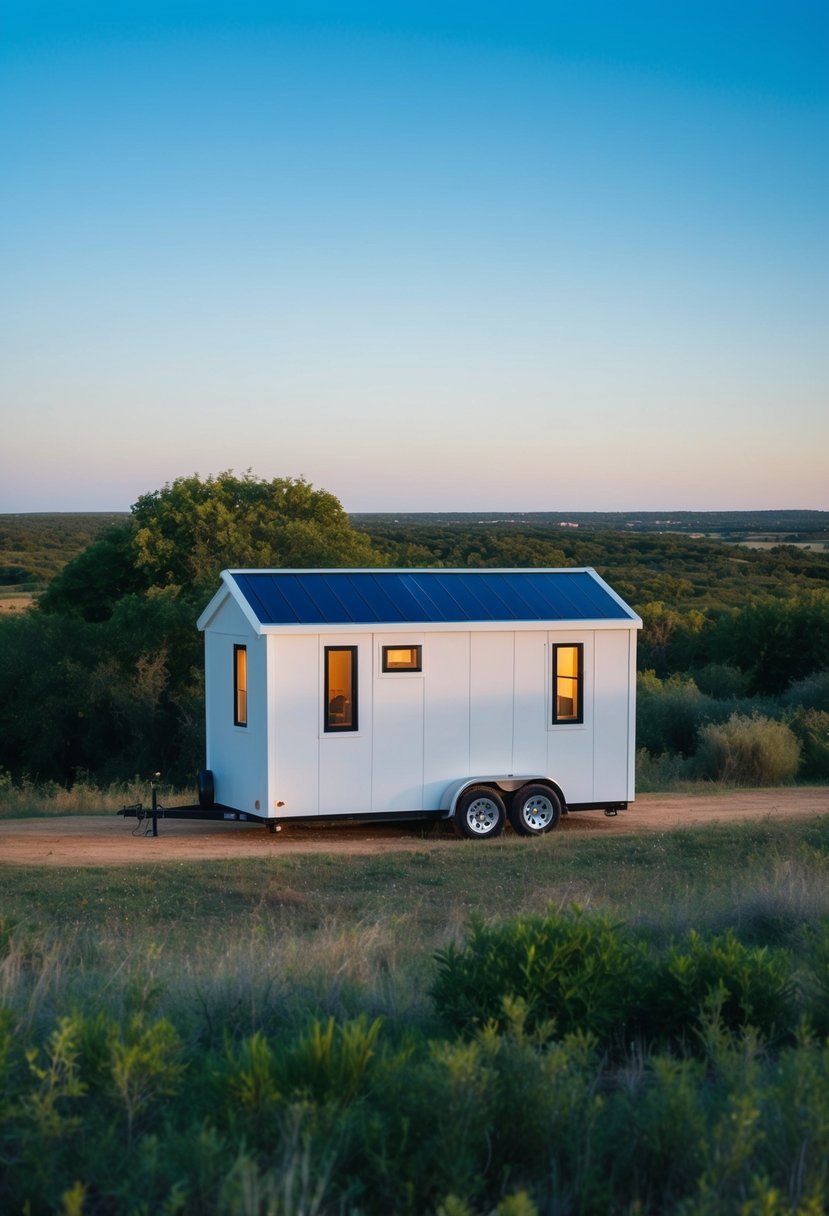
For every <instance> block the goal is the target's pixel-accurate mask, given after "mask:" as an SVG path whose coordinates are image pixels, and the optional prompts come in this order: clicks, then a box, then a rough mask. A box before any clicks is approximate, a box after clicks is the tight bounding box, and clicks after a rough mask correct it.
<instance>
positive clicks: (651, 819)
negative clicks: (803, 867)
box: [0, 786, 829, 866]
mask: <svg viewBox="0 0 829 1216" xmlns="http://www.w3.org/2000/svg"><path fill="white" fill-rule="evenodd" d="M825 814H829V786H823V787H819V788H809V789H780V790H754V791H752V790H747V791H734V792H730V793H728V794H718V795H713V796H710V797H708V796H697V795H685V794H669V795H666V794H643V795H642V796H641V798H639V799H637V801H636V803H634V804H633V805H632V806H631V807H630V808H629V809H628V810H627V811H622V812H620V813H619V815H618V816H616V817H615V818H607V817H606V816H605V815H603V814H602V812H601V811H582V812H580V813H577V814H573V815H569V816H568V817H567V818H565V819H563V820H562V823H561V826H560V828H559V829H558V832H559V834H561V835H570V836H572V835H578V836H585V837H589V836H592V837H597V836H602V835H604V836H606V835H609V834H613V835H616V836H629V835H632V834H637V833H643V832H667V831H671V830H673V829H675V828H679V827H699V826H702V825H704V824H706V823H716V822H734V821H735V820H741V819H766V818H771V819H778V818H783V817H785V818H787V819H791V818H808V817H814V816H816V815H825ZM136 831H138V832H139V833H140V834H139V835H134V833H135V832H136ZM143 832H144V825H143V824H141V825H139V824H137V822H136V820H135V819H122V818H121V817H120V816H118V815H112V816H106V817H100V816H94V815H73V816H66V817H63V818H54V819H5V820H3V819H0V863H3V862H5V863H10V864H13V865H46V866H112V865H140V864H145V863H147V862H158V861H199V860H210V859H227V858H234V857H265V856H270V855H271V854H274V853H276V854H278V855H283V854H287V853H351V854H371V853H391V852H395V851H399V850H416V849H432V848H455V847H457V846H458V845H460V844H462V842H461V841H459V840H458V839H457V837H456V836H455V835H454V833H453V832H452V830H451V827H449V826H448V825H446V824H425V825H424V824H423V823H400V822H395V823H384V824H380V823H368V824H366V823H348V824H323V823H313V824H299V823H286V824H285V825H284V826H283V829H282V831H281V832H280V833H279V834H278V835H271V834H270V833H268V832H267V831H265V829H264V828H263V827H262V826H261V825H259V824H246V823H209V822H193V823H188V822H185V821H182V820H180V819H168V820H163V819H162V820H160V821H159V835H158V837H157V838H155V839H153V838H152V837H151V836H144V835H143ZM506 839H507V840H509V839H510V836H507V837H506ZM513 839H515V838H513ZM515 842H516V845H518V846H519V847H520V843H521V842H520V841H518V840H517V839H516V840H515ZM476 847H484V846H476Z"/></svg>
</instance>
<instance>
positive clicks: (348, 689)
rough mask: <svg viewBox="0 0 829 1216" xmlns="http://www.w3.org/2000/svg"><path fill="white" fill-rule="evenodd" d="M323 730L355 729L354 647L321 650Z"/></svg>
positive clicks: (335, 647) (355, 661) (355, 684)
mask: <svg viewBox="0 0 829 1216" xmlns="http://www.w3.org/2000/svg"><path fill="white" fill-rule="evenodd" d="M325 729H326V730H333V731H337V730H356V729H357V647H356V646H326V648H325Z"/></svg>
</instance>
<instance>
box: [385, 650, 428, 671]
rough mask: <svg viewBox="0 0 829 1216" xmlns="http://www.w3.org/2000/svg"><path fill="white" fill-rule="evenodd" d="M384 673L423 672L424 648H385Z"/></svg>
mask: <svg viewBox="0 0 829 1216" xmlns="http://www.w3.org/2000/svg"><path fill="white" fill-rule="evenodd" d="M383 671H384V672H391V671H423V647H422V646H384V647H383Z"/></svg>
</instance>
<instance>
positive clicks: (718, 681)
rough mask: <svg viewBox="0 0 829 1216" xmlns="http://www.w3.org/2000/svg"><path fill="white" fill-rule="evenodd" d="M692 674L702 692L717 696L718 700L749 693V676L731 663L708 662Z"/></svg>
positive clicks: (726, 699)
mask: <svg viewBox="0 0 829 1216" xmlns="http://www.w3.org/2000/svg"><path fill="white" fill-rule="evenodd" d="M692 674H693V677H694V683H695V684H696V686H697V688H698V689H699V690H700V692H702V693H705V695H706V696H709V697H716V698H717V700H718V701H728V700H730V699H731V698H732V697H744V696H746V695H747V694H748V677H747V676H746V675H745V673H744V672H742V671H740V669H739V668H738V667H732V666H731V664H730V663H706V665H705V667H699V668H697V669H696V670H695V671H694V672H693V673H692Z"/></svg>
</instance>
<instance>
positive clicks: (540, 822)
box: [521, 794, 553, 832]
mask: <svg viewBox="0 0 829 1216" xmlns="http://www.w3.org/2000/svg"><path fill="white" fill-rule="evenodd" d="M521 815H522V818H523V820H524V822H525V823H526V825H527V827H528V828H532V829H533V831H534V832H543V831H544V829H545V828H548V827H549V826H550V824H551V823H552V822H553V804H552V802H551V801H550V799H549V798H545V797H544V796H543V795H542V794H539V795H537V796H536V797H535V798H528V799H527V801H526V802H525V803H524V805H523V806H522V807H521Z"/></svg>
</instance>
